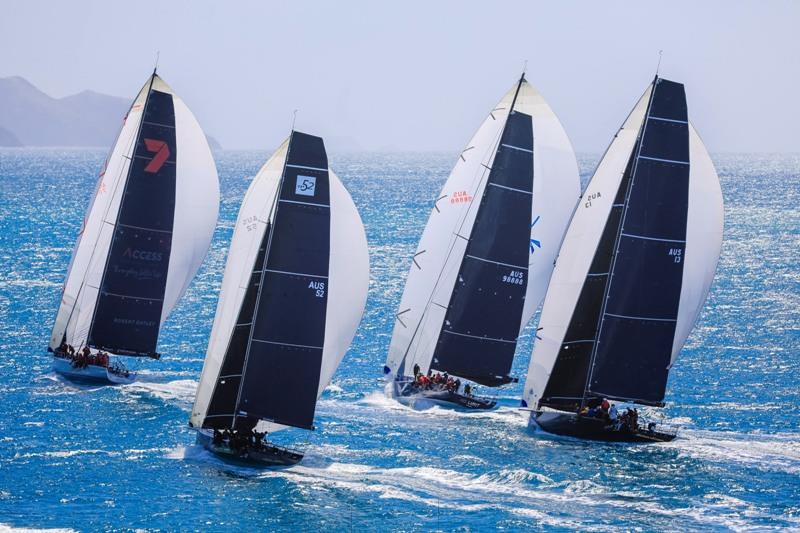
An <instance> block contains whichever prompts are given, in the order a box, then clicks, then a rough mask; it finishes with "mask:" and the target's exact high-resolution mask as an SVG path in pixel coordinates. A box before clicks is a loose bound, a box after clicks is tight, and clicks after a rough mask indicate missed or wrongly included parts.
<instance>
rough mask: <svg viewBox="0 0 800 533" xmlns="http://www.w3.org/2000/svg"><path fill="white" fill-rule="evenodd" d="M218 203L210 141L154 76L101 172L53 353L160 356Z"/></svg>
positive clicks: (56, 326)
mask: <svg viewBox="0 0 800 533" xmlns="http://www.w3.org/2000/svg"><path fill="white" fill-rule="evenodd" d="M218 209H219V180H218V178H217V172H216V167H215V165H214V159H213V156H212V154H211V150H210V148H209V146H208V141H207V139H206V137H205V135H204V134H203V131H202V129H201V128H200V125H199V124H198V123H197V120H196V119H195V118H194V116H193V115H192V113H191V111H190V110H189V108H188V107H187V106H186V104H185V103H184V102H183V101H182V100H181V99H180V98H179V97H178V96H177V95H176V94H175V93H174V92H173V91H172V89H171V88H170V87H169V86H168V85H167V84H166V83H165V82H164V81H163V80H162V79H161V78H160V77H159V76H158V75H157V74H156V73H155V72H154V73H153V74H152V75H151V76H150V77H149V79H148V80H147V83H146V84H145V85H144V87H143V88H142V89H141V91H140V92H139V94H138V95H137V97H136V98H135V99H134V101H133V104H132V105H131V108H130V109H129V111H128V113H127V115H126V116H125V120H124V122H123V126H122V128H121V130H120V133H119V135H118V137H117V140H116V142H115V144H114V146H113V148H112V150H111V153H110V155H109V157H108V159H107V160H106V164H105V166H104V168H103V171H102V172H101V173H100V176H99V179H98V182H97V186H96V189H95V193H94V196H93V198H92V201H91V203H90V204H89V208H88V210H87V213H86V217H85V219H84V221H83V225H82V228H81V231H80V233H79V236H78V241H77V243H76V245H75V248H74V250H73V254H72V259H71V261H70V266H69V270H68V272H67V276H66V279H65V281H64V289H63V292H62V299H61V304H60V306H59V309H58V313H57V315H56V320H55V323H54V325H53V330H52V333H51V336H50V343H49V349H50V350H51V351H58V350H59V348H60V347H61V345H62V344H64V343H65V344H67V345H70V346H72V347H74V348H75V349H80V348H82V347H90V348H95V349H97V350H105V351H108V352H111V353H112V354H117V355H129V356H150V357H158V353H157V351H156V350H157V341H158V335H159V330H160V327H161V325H162V323H163V322H164V320H166V317H167V316H168V315H169V313H170V312H171V310H172V309H173V308H174V306H175V305H176V303H177V302H178V300H179V299H180V298H181V296H182V295H183V293H184V291H185V290H186V288H187V287H188V285H189V282H190V281H191V279H192V278H193V277H194V275H195V273H196V272H197V269H198V268H199V267H200V264H201V263H202V261H203V258H204V257H205V255H206V252H207V250H208V247H209V245H210V243H211V237H212V235H213V232H214V227H215V225H216V221H217V213H218Z"/></svg>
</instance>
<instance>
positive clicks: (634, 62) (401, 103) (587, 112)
mask: <svg viewBox="0 0 800 533" xmlns="http://www.w3.org/2000/svg"><path fill="white" fill-rule="evenodd" d="M0 7H2V12H3V16H2V17H1V18H0V50H2V51H1V52H0V76H11V75H20V76H23V77H25V78H27V79H28V80H29V81H31V82H32V83H34V84H35V85H37V86H38V87H39V88H41V89H42V90H44V91H45V92H47V93H49V94H51V95H53V96H65V95H68V94H71V93H75V92H79V91H81V90H84V89H92V90H95V91H98V92H104V93H108V94H113V95H118V96H124V97H126V98H132V97H133V96H134V95H135V93H136V92H137V91H138V89H139V88H140V86H141V85H142V83H143V82H144V80H145V78H146V77H147V75H148V74H149V72H150V71H151V70H152V66H153V63H154V59H155V55H156V51H157V50H160V52H161V60H160V64H159V73H160V74H161V75H162V76H163V78H164V79H165V80H166V81H167V83H169V84H170V85H172V87H173V88H174V89H175V91H176V92H177V93H178V94H179V95H181V96H182V98H183V99H184V100H185V101H186V102H187V104H188V105H189V107H190V108H191V109H192V110H193V111H194V113H195V114H196V115H197V117H198V119H199V120H200V123H201V124H202V126H203V127H204V129H205V130H206V132H207V133H209V134H210V135H213V136H214V137H216V138H217V139H218V140H219V141H220V142H221V143H222V145H223V146H224V147H226V148H269V147H274V146H276V145H277V143H278V142H279V141H280V140H282V139H283V138H284V137H285V136H286V135H287V134H288V132H289V128H290V127H291V117H292V110H293V109H299V110H300V111H299V113H298V119H297V126H296V127H297V129H298V130H301V131H306V132H309V133H314V134H319V135H322V136H324V137H326V138H327V139H328V141H329V144H330V145H332V146H335V147H336V148H338V149H344V148H348V149H365V150H373V149H389V150H458V149H460V148H461V147H462V146H463V145H464V144H465V143H466V142H467V140H468V139H469V137H470V136H471V135H472V133H473V132H474V131H475V129H476V128H477V127H478V125H479V123H480V121H481V120H482V119H483V118H484V117H485V115H486V113H487V112H488V111H489V109H490V108H491V107H492V106H493V105H494V104H495V103H496V101H497V100H498V99H499V98H500V97H501V96H502V95H503V93H504V92H505V91H506V90H507V89H508V88H509V87H510V86H511V85H512V84H513V83H514V81H515V80H516V78H517V77H518V75H519V73H520V71H521V69H522V65H523V62H524V61H525V60H526V59H527V60H528V76H527V77H528V80H529V81H530V82H531V83H533V84H534V85H535V86H537V87H538V88H539V90H540V91H541V92H542V93H543V94H544V96H545V98H546V99H547V100H548V102H549V103H550V105H551V106H552V107H553V109H554V110H555V112H556V114H557V115H558V116H559V117H560V118H561V121H562V123H563V124H564V126H565V128H566V130H567V134H568V135H569V137H570V139H571V140H572V142H573V144H574V146H575V148H576V150H578V151H584V152H585V151H591V152H597V151H602V150H603V149H605V147H606V145H607V144H608V143H609V141H610V140H611V136H612V135H613V133H614V132H615V130H616V128H617V127H618V126H619V124H620V123H621V122H622V121H623V119H624V118H625V115H626V114H627V113H628V111H629V110H630V108H631V107H632V106H633V104H634V103H635V100H636V99H637V98H638V96H639V95H640V94H641V92H642V91H643V90H644V87H645V85H646V84H647V83H648V82H649V81H650V80H651V78H652V76H653V74H654V71H655V67H656V62H657V59H658V50H659V49H663V50H664V56H663V61H662V63H661V75H662V76H664V77H666V78H670V79H673V80H676V81H680V82H683V83H685V84H686V90H687V95H688V101H689V116H690V119H691V120H692V121H693V122H694V123H695V126H696V127H697V128H698V130H699V132H700V134H701V136H702V137H703V138H704V140H705V141H706V144H707V145H708V146H709V149H710V150H712V151H717V152H719V151H761V152H787V151H792V152H800V132H799V131H798V124H800V103H799V100H800V31H799V30H798V25H799V24H800V2H798V1H795V0H792V1H784V2H782V1H759V2H756V1H753V2H733V1H725V2H711V1H704V2H701V1H697V0H691V1H688V2H684V1H673V0H670V1H663V0H662V1H658V2H614V1H610V0H604V1H601V2H598V1H591V2H572V1H558V2H556V1H554V2H549V3H543V2H531V1H528V2H501V1H485V2H468V1H461V2H445V1H433V0H425V1H419V2H417V1H409V0H403V1H395V2H379V1H370V2H366V1H365V2H349V1H345V0H336V1H327V2H299V1H293V0H284V1H281V2H223V1H215V2H205V1H191V2H188V1H187V2H166V1H158V2H153V1H142V0H138V1H135V2H115V1H109V0H102V1H98V2H89V1H70V2H55V1H54V2H39V1H30V0H25V1H22V0H14V1H7V0H0ZM0 104H2V103H0Z"/></svg>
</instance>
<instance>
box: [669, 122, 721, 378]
mask: <svg viewBox="0 0 800 533" xmlns="http://www.w3.org/2000/svg"><path fill="white" fill-rule="evenodd" d="M689 160H690V161H691V166H690V167H689V212H688V214H687V219H686V257H685V258H684V264H683V284H682V285H681V300H680V310H679V312H678V323H677V324H676V326H675V340H674V341H673V343H672V356H671V358H670V366H672V364H673V363H674V362H675V359H676V358H677V357H678V354H679V353H680V351H681V349H682V348H683V344H684V343H685V342H686V338H687V337H688V336H689V333H691V331H692V328H693V327H694V325H695V323H696V322H697V319H698V318H699V316H700V311H701V310H702V309H703V304H704V303H705V301H706V296H707V295H708V290H709V289H710V288H711V282H712V281H713V279H714V274H715V272H716V270H717V262H718V261H719V255H720V251H721V250H722V230H723V225H724V217H725V215H724V212H723V202H722V188H721V187H720V183H719V178H718V177H717V171H716V170H715V169H714V163H713V162H712V161H711V157H709V155H708V151H707V150H706V147H705V146H703V141H701V140H700V136H699V135H698V134H697V132H696V131H695V129H694V128H693V127H692V124H691V122H690V123H689Z"/></svg>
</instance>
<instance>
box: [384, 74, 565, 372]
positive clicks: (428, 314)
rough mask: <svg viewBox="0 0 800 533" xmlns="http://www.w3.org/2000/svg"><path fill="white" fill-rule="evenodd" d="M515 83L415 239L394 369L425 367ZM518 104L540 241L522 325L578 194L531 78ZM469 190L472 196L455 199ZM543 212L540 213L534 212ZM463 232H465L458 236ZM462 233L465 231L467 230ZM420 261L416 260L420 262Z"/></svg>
mask: <svg viewBox="0 0 800 533" xmlns="http://www.w3.org/2000/svg"><path fill="white" fill-rule="evenodd" d="M516 92H517V84H515V85H514V87H512V89H511V90H510V91H508V92H507V93H506V94H505V96H504V97H503V98H502V99H501V100H500V102H499V103H498V104H497V106H496V108H495V109H494V110H493V111H492V112H491V113H490V115H489V117H487V119H486V120H485V121H484V122H483V124H482V125H481V127H480V128H479V129H478V131H477V132H476V133H475V135H474V137H473V138H472V139H471V140H470V142H469V144H468V145H467V148H466V149H465V150H464V151H463V152H462V154H461V156H460V157H459V159H458V161H457V162H456V166H455V167H454V168H453V171H452V172H451V174H450V177H449V178H448V180H447V182H446V183H445V186H444V188H443V189H442V192H441V194H440V195H439V198H441V200H439V201H437V203H436V205H437V207H438V209H436V208H434V209H433V211H432V212H431V215H430V218H429V220H428V224H427V226H426V227H425V230H424V232H423V234H422V238H421V239H420V243H419V246H418V247H417V251H416V255H415V260H414V261H413V262H412V265H411V268H410V271H409V275H408V279H407V281H406V287H405V290H404V292H403V297H402V300H401V302H400V307H399V309H398V315H399V319H397V320H396V321H395V326H394V332H393V334H392V342H391V345H390V347H389V356H388V359H387V362H386V366H387V367H388V368H389V374H390V375H395V374H396V373H397V372H398V370H399V368H400V366H401V364H402V362H403V359H404V358H405V359H406V362H405V369H406V373H410V369H411V368H412V367H413V366H414V365H415V364H418V365H419V366H420V369H421V371H422V372H427V370H428V368H429V367H430V363H431V359H432V357H433V352H434V349H435V345H436V342H437V340H438V338H439V334H440V331H441V327H442V322H443V320H444V316H445V311H446V309H445V308H446V306H447V305H448V303H449V301H450V296H451V294H452V291H453V287H454V285H455V281H456V276H457V274H458V270H459V268H460V266H461V261H462V259H463V256H464V252H465V250H466V244H467V241H466V238H468V237H469V235H470V233H471V232H472V226H473V224H474V222H475V216H476V214H477V211H478V207H479V205H480V198H481V196H482V195H483V191H484V188H485V186H486V180H487V178H488V176H489V171H488V169H487V167H491V166H492V163H493V161H494V157H495V154H496V152H497V146H498V143H499V141H500V136H501V134H502V131H503V128H504V127H505V123H506V120H507V118H508V111H509V109H510V107H511V103H512V101H513V100H514V95H515V93H516ZM514 109H515V110H517V111H519V112H521V113H525V114H527V115H530V116H531V120H532V122H533V142H534V149H533V151H534V155H533V165H534V169H533V176H534V177H533V196H532V202H531V214H532V216H531V220H532V221H533V220H536V224H535V225H534V226H533V227H532V228H531V238H532V239H536V240H537V241H539V242H540V243H541V244H542V247H541V248H538V247H536V248H534V249H533V251H531V252H529V265H530V270H529V276H528V285H527V290H526V296H525V306H524V309H523V313H522V318H521V320H520V328H519V330H520V331H522V329H523V328H524V327H525V325H526V324H527V323H528V321H529V320H530V319H531V317H532V316H533V313H534V312H535V311H536V308H537V307H538V306H539V303H540V302H541V300H542V298H543V297H544V293H545V290H546V287H547V282H548V280H549V279H550V274H551V272H552V268H553V261H554V259H555V256H556V253H557V251H558V248H559V245H560V243H561V239H562V237H563V235H564V231H565V230H566V226H567V223H568V221H569V217H570V214H571V213H572V211H573V209H574V206H575V202H576V201H577V199H578V197H579V195H580V179H579V174H578V165H577V162H576V160H575V154H574V152H573V150H572V146H571V144H570V142H569V139H568V138H567V135H566V133H565V132H564V129H563V127H562V126H561V123H560V122H559V121H558V118H557V117H556V116H555V113H553V110H552V109H551V108H550V106H548V105H547V103H546V102H545V100H544V98H543V97H542V95H541V94H540V93H539V92H538V91H537V90H536V89H535V88H534V87H533V86H532V85H530V84H529V83H528V82H527V81H523V82H522V84H521V85H520V87H519V93H518V94H517V99H516V102H515V104H514ZM461 191H465V192H466V194H467V195H468V196H471V197H473V198H474V199H475V201H474V202H469V203H459V202H456V203H450V200H451V199H454V198H457V197H456V196H454V194H455V193H457V192H461ZM537 217H538V220H537ZM459 235H460V236H459ZM462 237H463V238H462ZM417 264H419V268H418V267H417V266H416V265H417Z"/></svg>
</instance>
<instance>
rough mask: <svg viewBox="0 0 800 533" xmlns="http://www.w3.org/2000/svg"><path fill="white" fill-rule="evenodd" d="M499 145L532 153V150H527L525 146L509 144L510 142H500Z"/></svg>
mask: <svg viewBox="0 0 800 533" xmlns="http://www.w3.org/2000/svg"><path fill="white" fill-rule="evenodd" d="M500 146H504V147H505V148H511V149H512V150H519V151H520V152H528V153H529V154H532V153H533V150H528V149H527V148H520V147H519V146H511V145H510V144H501V145H500Z"/></svg>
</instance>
